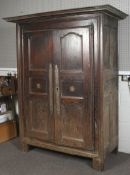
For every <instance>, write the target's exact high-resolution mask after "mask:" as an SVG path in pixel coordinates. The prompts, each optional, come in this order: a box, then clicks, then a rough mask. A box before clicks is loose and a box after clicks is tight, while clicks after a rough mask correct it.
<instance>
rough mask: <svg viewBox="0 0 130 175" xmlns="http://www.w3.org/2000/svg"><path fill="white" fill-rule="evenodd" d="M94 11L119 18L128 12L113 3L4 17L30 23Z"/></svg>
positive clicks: (9, 20)
mask: <svg viewBox="0 0 130 175" xmlns="http://www.w3.org/2000/svg"><path fill="white" fill-rule="evenodd" d="M94 13H103V14H107V15H111V16H113V17H115V18H117V19H124V18H125V17H126V16H127V14H126V13H124V12H122V11H120V10H118V9H117V8H115V7H113V6H111V5H102V6H93V7H84V8H76V9H68V10H59V11H51V12H43V13H36V14H29V15H23V16H15V17H7V18H3V19H4V20H6V21H8V22H14V23H28V22H36V20H39V19H40V20H41V19H43V20H45V19H50V18H51V19H52V18H61V17H66V16H73V15H85V14H94Z"/></svg>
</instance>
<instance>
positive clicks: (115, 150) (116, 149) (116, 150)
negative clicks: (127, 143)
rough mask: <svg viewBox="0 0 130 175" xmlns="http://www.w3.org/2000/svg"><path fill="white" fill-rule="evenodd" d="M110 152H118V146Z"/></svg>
mask: <svg viewBox="0 0 130 175" xmlns="http://www.w3.org/2000/svg"><path fill="white" fill-rule="evenodd" d="M112 153H114V154H117V153H118V146H117V147H116V148H115V149H114V150H113V151H112Z"/></svg>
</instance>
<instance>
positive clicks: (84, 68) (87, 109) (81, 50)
mask: <svg viewBox="0 0 130 175" xmlns="http://www.w3.org/2000/svg"><path fill="white" fill-rule="evenodd" d="M92 33H93V28H92V26H88V27H85V28H76V29H64V30H59V31H55V32H54V36H53V37H54V58H55V65H56V66H55V91H54V92H55V93H54V94H55V123H56V124H55V126H56V130H55V138H56V142H57V144H59V145H65V146H69V147H75V148H81V149H86V150H93V149H94V130H93V120H94V118H93V97H94V96H93V95H92V94H93V78H92V76H93V73H92V72H93V70H92V69H93V54H92V53H93V51H92V49H93V35H92ZM58 87H59V89H58Z"/></svg>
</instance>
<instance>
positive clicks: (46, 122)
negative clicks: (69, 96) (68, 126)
mask: <svg viewBox="0 0 130 175" xmlns="http://www.w3.org/2000/svg"><path fill="white" fill-rule="evenodd" d="M24 40H25V41H24V43H25V46H24V53H25V55H24V69H25V71H24V72H25V75H24V82H25V84H24V109H25V110H24V113H25V117H26V119H25V120H26V133H27V134H26V136H27V137H34V138H38V139H40V140H46V141H52V140H53V133H54V126H53V123H54V121H53V104H52V103H53V99H52V98H53V97H52V93H53V92H52V90H53V89H52V66H51V65H52V33H51V32H48V31H44V32H34V33H25V35H24ZM50 88H51V90H50Z"/></svg>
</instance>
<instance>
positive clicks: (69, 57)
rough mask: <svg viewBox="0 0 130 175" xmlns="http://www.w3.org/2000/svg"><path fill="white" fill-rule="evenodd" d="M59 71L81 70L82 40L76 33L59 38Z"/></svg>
mask: <svg viewBox="0 0 130 175" xmlns="http://www.w3.org/2000/svg"><path fill="white" fill-rule="evenodd" d="M60 41H61V69H62V70H82V67H83V38H82V36H81V35H79V34H76V33H72V32H70V33H68V34H66V35H64V36H63V37H61V38H60Z"/></svg>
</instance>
